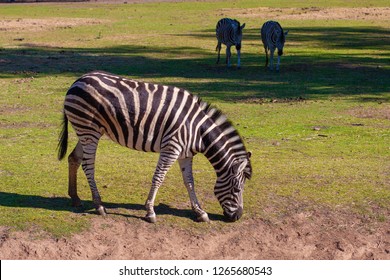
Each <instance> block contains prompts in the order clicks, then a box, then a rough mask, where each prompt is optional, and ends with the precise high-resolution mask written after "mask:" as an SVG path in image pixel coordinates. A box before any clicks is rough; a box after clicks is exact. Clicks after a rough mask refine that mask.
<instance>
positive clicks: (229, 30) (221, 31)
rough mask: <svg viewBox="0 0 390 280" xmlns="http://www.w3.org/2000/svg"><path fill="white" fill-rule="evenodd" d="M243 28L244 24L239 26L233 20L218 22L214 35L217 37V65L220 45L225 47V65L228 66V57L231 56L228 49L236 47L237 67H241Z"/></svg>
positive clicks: (238, 23) (226, 19)
mask: <svg viewBox="0 0 390 280" xmlns="http://www.w3.org/2000/svg"><path fill="white" fill-rule="evenodd" d="M244 27H245V23H244V24H243V25H240V22H239V21H237V20H235V19H230V18H223V19H221V20H219V21H218V23H217V27H216V35H217V40H218V44H217V48H216V51H218V59H217V63H219V58H220V52H221V44H225V45H226V64H227V65H228V66H230V57H231V55H232V53H231V51H230V48H231V46H236V50H237V57H238V58H237V67H238V68H240V67H241V57H240V56H241V40H242V30H243V29H244Z"/></svg>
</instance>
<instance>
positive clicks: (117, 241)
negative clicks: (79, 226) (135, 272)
mask: <svg viewBox="0 0 390 280" xmlns="http://www.w3.org/2000/svg"><path fill="white" fill-rule="evenodd" d="M217 223H220V222H215V221H214V222H211V224H209V225H208V226H206V227H205V228H206V230H203V231H201V230H199V229H196V230H186V229H179V228H177V227H175V226H172V225H171V226H168V225H165V224H164V223H163V222H161V221H160V222H158V223H157V224H149V223H146V222H144V221H143V220H141V219H136V218H124V217H121V218H118V216H116V217H114V215H111V216H108V217H106V218H103V217H99V216H97V217H93V227H92V228H91V229H90V230H88V231H85V232H82V233H79V234H76V235H73V236H71V237H67V238H60V239H57V238H53V237H50V236H48V235H47V234H45V233H43V232H36V231H33V230H31V231H30V232H13V231H12V232H11V231H10V230H9V229H7V228H4V227H3V228H0V259H63V260H67V259H93V260H96V259H114V260H119V259H252V260H255V259H386V260H390V226H389V224H388V223H384V222H375V221H372V220H370V219H369V218H367V217H359V216H356V215H355V216H354V215H351V214H348V213H335V212H330V211H325V210H316V211H311V212H300V213H295V214H293V215H291V216H288V217H284V218H283V219H280V220H279V221H278V222H271V221H269V220H268V221H266V220H263V219H261V218H246V219H244V220H242V221H239V222H236V223H232V224H228V225H224V226H223V227H221V226H220V225H218V224H217Z"/></svg>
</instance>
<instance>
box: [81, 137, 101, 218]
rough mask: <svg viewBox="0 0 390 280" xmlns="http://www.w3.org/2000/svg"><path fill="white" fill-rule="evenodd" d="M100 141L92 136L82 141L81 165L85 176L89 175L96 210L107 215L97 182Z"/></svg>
mask: <svg viewBox="0 0 390 280" xmlns="http://www.w3.org/2000/svg"><path fill="white" fill-rule="evenodd" d="M98 141H99V139H92V138H89V139H86V140H84V141H81V144H82V146H83V152H84V156H83V162H82V164H81V166H82V168H83V171H84V173H85V176H86V177H87V180H88V184H89V187H90V189H91V193H92V201H93V204H94V205H95V208H96V211H97V212H98V214H100V215H102V216H105V215H106V214H107V213H106V209H105V208H104V206H103V205H102V200H101V197H100V194H99V190H98V188H97V186H96V182H95V156H96V149H97V142H98Z"/></svg>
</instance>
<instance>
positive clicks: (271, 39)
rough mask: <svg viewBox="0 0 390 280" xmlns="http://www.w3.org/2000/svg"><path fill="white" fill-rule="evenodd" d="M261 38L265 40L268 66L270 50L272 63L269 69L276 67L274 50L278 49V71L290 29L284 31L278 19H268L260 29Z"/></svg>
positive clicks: (266, 63)
mask: <svg viewBox="0 0 390 280" xmlns="http://www.w3.org/2000/svg"><path fill="white" fill-rule="evenodd" d="M260 33H261V40H262V41H263V45H264V50H265V56H266V61H265V67H267V66H268V50H269V51H270V58H271V63H270V65H269V69H270V70H271V71H273V68H274V52H275V49H276V48H277V49H278V63H277V64H276V71H279V65H280V56H282V55H283V47H284V42H285V41H286V36H287V34H288V31H286V32H284V31H283V28H282V27H281V26H280V24H279V23H278V22H276V21H272V20H270V21H267V22H265V23H264V24H263V26H262V27H261V29H260Z"/></svg>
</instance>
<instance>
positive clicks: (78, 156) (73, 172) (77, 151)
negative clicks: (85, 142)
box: [68, 142, 83, 207]
mask: <svg viewBox="0 0 390 280" xmlns="http://www.w3.org/2000/svg"><path fill="white" fill-rule="evenodd" d="M82 160H83V147H82V146H81V143H80V142H78V143H77V145H76V147H75V148H74V150H73V152H72V153H71V154H70V155H69V157H68V168H69V172H68V195H69V196H70V198H71V199H72V206H73V207H80V206H82V203H81V200H80V198H79V196H78V195H77V170H78V169H79V167H80V164H81V162H82Z"/></svg>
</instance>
